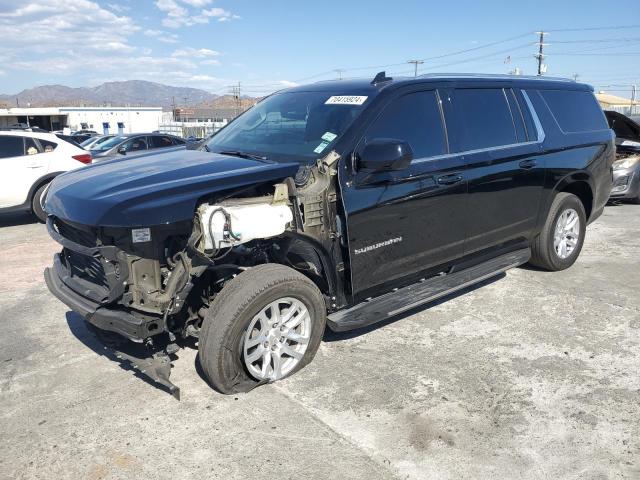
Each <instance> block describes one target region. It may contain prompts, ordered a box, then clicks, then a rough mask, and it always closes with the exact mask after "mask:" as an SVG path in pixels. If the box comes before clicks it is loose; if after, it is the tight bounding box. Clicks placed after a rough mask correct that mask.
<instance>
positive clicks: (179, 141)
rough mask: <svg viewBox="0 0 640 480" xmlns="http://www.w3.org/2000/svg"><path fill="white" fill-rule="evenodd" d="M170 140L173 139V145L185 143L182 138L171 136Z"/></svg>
mask: <svg viewBox="0 0 640 480" xmlns="http://www.w3.org/2000/svg"><path fill="white" fill-rule="evenodd" d="M172 140H173V144H174V145H184V144H185V143H187V142H185V141H184V140H183V139H181V138H178V137H173V139H172Z"/></svg>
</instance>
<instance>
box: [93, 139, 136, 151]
mask: <svg viewBox="0 0 640 480" xmlns="http://www.w3.org/2000/svg"><path fill="white" fill-rule="evenodd" d="M127 138H128V137H124V136H117V137H113V138H109V139H108V140H106V141H104V142H101V143H96V144H94V145H92V146H91V148H90V150H99V151H101V152H104V151H106V150H109V149H110V148H113V147H115V146H116V145H118V144H119V143H122V142H124V141H125V140H126V139H127Z"/></svg>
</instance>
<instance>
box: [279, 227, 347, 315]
mask: <svg viewBox="0 0 640 480" xmlns="http://www.w3.org/2000/svg"><path fill="white" fill-rule="evenodd" d="M284 236H285V237H286V238H290V239H297V240H300V241H303V242H305V243H306V244H307V245H309V246H310V247H311V248H313V250H314V252H315V253H316V254H317V255H318V258H319V259H320V262H321V265H320V266H321V267H322V270H323V272H324V278H326V280H327V288H328V292H325V293H326V294H328V295H329V297H330V300H331V302H329V307H330V310H333V309H335V308H336V307H337V306H338V303H342V302H344V299H343V297H342V295H339V294H340V291H341V289H340V285H339V284H340V281H339V279H338V276H337V275H336V269H335V266H334V264H333V261H332V260H331V255H330V254H329V252H328V251H327V250H326V249H325V247H324V246H323V245H322V243H320V242H319V241H318V240H316V239H315V238H314V237H312V236H311V235H309V234H306V233H303V232H285V233H284ZM338 296H339V297H340V301H339V302H338V301H337V300H336V299H337V297H338Z"/></svg>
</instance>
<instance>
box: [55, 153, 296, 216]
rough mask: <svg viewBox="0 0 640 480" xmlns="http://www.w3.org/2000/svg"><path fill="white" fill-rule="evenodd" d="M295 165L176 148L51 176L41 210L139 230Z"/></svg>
mask: <svg viewBox="0 0 640 480" xmlns="http://www.w3.org/2000/svg"><path fill="white" fill-rule="evenodd" d="M298 168H299V164H297V163H277V162H263V161H259V160H248V159H243V158H237V157H231V156H226V155H220V154H216V153H209V152H205V151H199V150H180V151H176V152H169V153H160V154H157V155H153V156H144V157H140V158H126V156H123V157H121V158H118V159H114V160H108V161H105V162H100V163H96V164H93V165H89V166H87V167H83V168H80V169H77V170H73V171H70V172H67V173H64V174H62V175H59V176H58V177H56V178H55V179H54V180H53V182H51V186H50V187H49V190H48V192H47V197H46V202H45V210H46V212H47V213H48V214H50V215H55V216H56V217H60V218H62V219H65V220H69V221H71V222H75V223H80V224H83V225H94V226H105V227H106V226H111V227H142V226H145V227H146V226H153V225H160V224H165V223H173V222H178V221H182V220H189V219H191V218H193V215H194V211H195V208H196V203H197V201H198V199H199V198H201V197H203V196H205V195H209V194H212V193H216V192H222V191H225V190H233V189H236V188H240V187H244V186H249V185H252V184H259V183H265V182H274V181H278V180H281V179H283V178H286V177H289V176H293V175H295V173H296V172H297V171H298Z"/></svg>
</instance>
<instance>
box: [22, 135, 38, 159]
mask: <svg viewBox="0 0 640 480" xmlns="http://www.w3.org/2000/svg"><path fill="white" fill-rule="evenodd" d="M24 151H25V153H26V154H27V155H35V154H36V153H42V150H40V145H38V144H37V143H36V142H35V140H34V139H33V138H31V137H24Z"/></svg>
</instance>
